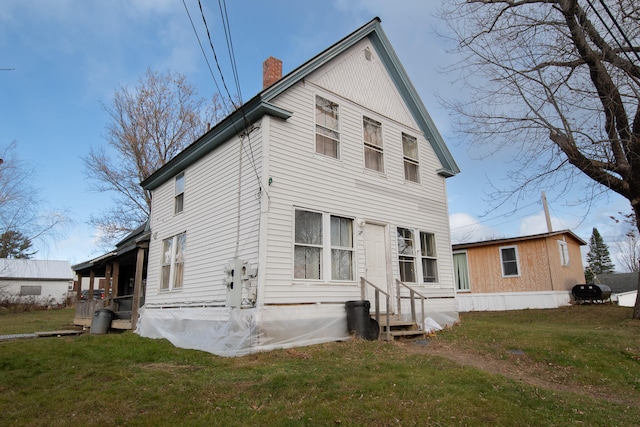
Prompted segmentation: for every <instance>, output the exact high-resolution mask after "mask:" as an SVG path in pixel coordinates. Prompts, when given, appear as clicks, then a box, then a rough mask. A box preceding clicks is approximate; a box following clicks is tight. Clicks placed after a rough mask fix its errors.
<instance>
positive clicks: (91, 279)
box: [87, 268, 96, 301]
mask: <svg viewBox="0 0 640 427" xmlns="http://www.w3.org/2000/svg"><path fill="white" fill-rule="evenodd" d="M95 279H96V274H95V273H94V272H93V268H92V269H91V270H89V292H88V293H87V301H93V282H94V281H95Z"/></svg>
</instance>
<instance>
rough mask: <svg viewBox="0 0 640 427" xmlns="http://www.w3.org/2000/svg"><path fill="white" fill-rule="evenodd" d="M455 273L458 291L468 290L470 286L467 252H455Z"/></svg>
mask: <svg viewBox="0 0 640 427" xmlns="http://www.w3.org/2000/svg"><path fill="white" fill-rule="evenodd" d="M453 274H454V279H455V282H456V289H457V290H458V291H468V290H469V289H470V286H469V266H468V264H467V253H466V252H457V253H454V254H453Z"/></svg>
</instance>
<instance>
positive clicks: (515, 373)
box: [397, 337, 640, 408]
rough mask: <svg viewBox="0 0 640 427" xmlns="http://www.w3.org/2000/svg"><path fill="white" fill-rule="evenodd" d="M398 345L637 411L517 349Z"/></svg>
mask: <svg viewBox="0 0 640 427" xmlns="http://www.w3.org/2000/svg"><path fill="white" fill-rule="evenodd" d="M397 345H399V346H401V347H403V348H404V349H405V350H406V351H407V352H409V353H413V354H425V355H429V356H439V357H444V358H446V359H449V360H451V361H453V362H455V363H457V364H459V365H462V366H468V367H472V368H476V369H480V370H482V371H485V372H488V373H490V374H495V375H502V376H504V377H506V378H509V379H512V380H515V381H520V382H522V383H525V384H528V385H530V386H533V387H537V388H541V389H546V390H550V391H552V392H554V391H558V392H569V393H579V394H583V395H586V396H589V397H591V398H594V399H599V400H604V401H607V402H609V403H615V404H621V405H627V406H632V407H636V408H640V402H638V401H637V399H634V398H633V396H625V395H619V394H617V393H616V391H615V390H610V389H605V388H601V387H593V386H590V385H585V384H580V383H579V382H578V381H576V380H575V378H576V375H578V374H577V373H576V372H573V371H574V370H573V369H572V368H570V367H562V366H557V365H553V364H544V363H540V362H538V361H534V360H533V359H531V358H530V357H528V356H527V355H526V354H525V353H523V352H520V351H517V350H515V351H513V352H507V353H506V354H500V355H499V356H491V355H487V354H483V353H480V352H474V351H473V350H470V349H468V348H465V347H463V346H460V345H457V344H456V343H451V342H444V341H441V340H438V339H437V337H436V338H432V339H429V340H426V341H408V340H407V341H399V342H397Z"/></svg>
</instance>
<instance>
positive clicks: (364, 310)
mask: <svg viewBox="0 0 640 427" xmlns="http://www.w3.org/2000/svg"><path fill="white" fill-rule="evenodd" d="M345 308H346V309H347V330H348V331H349V333H350V334H355V335H356V336H357V337H359V338H364V339H369V337H370V335H371V332H370V331H371V328H370V320H369V319H371V317H370V316H369V308H371V303H369V301H366V300H358V301H347V302H346V303H345Z"/></svg>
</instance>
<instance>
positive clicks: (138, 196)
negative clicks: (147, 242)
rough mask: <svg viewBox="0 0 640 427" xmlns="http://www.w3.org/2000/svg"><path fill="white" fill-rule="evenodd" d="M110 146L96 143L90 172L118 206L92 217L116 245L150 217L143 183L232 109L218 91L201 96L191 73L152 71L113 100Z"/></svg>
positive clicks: (88, 158) (108, 242) (107, 243)
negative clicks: (189, 79)
mask: <svg viewBox="0 0 640 427" xmlns="http://www.w3.org/2000/svg"><path fill="white" fill-rule="evenodd" d="M103 108H104V110H105V111H106V112H107V114H108V115H109V119H110V121H109V123H108V125H107V129H106V140H107V146H108V149H106V148H104V147H99V148H92V149H91V151H90V153H89V155H88V156H86V158H85V159H84V160H85V163H86V165H87V175H88V177H89V178H90V179H91V180H92V181H93V182H94V184H95V187H94V189H95V190H96V191H101V192H111V193H112V194H113V202H114V203H113V206H111V207H110V208H107V209H105V210H103V211H101V213H100V214H96V215H94V216H92V218H91V220H90V222H91V224H92V225H94V226H95V227H97V228H98V229H99V230H100V231H101V233H102V234H101V235H102V243H103V244H104V245H105V246H110V245H112V244H113V243H114V241H116V240H117V239H119V238H121V237H123V236H124V235H125V234H127V233H128V232H130V231H131V230H134V229H135V228H137V227H138V226H139V225H141V224H142V223H144V221H145V220H146V219H147V217H148V216H149V213H150V211H151V197H150V194H149V193H148V192H145V191H144V190H143V189H142V187H140V182H141V181H143V180H144V179H145V178H147V177H148V176H149V175H151V174H152V173H153V172H155V171H156V170H157V169H159V168H160V167H162V166H163V165H164V164H166V163H167V162H168V161H169V160H171V159H172V158H173V157H174V156H175V155H176V154H178V153H179V152H180V151H182V150H183V149H184V148H185V147H186V146H187V145H188V144H190V143H191V142H193V141H195V140H196V139H197V138H198V137H200V136H201V135H202V134H204V133H205V132H206V131H207V130H208V127H209V126H210V125H212V124H215V123H217V122H218V121H220V120H221V119H222V118H223V117H224V116H225V115H226V114H227V112H228V111H229V109H228V108H226V107H225V105H224V103H223V100H222V99H221V98H220V97H219V96H218V95H217V94H216V95H214V96H213V97H212V99H211V102H206V101H205V99H203V98H200V97H199V96H198V95H197V92H196V90H195V88H194V87H193V86H192V85H191V84H189V83H188V82H187V80H186V78H185V76H183V75H181V74H175V73H172V72H166V73H164V74H160V73H157V72H154V71H152V70H147V72H146V74H145V75H144V77H143V78H141V79H140V80H139V81H138V83H137V85H136V86H135V87H134V88H133V89H129V88H128V87H126V86H120V87H119V88H118V90H117V91H116V92H115V94H114V96H113V100H112V103H111V104H110V105H103Z"/></svg>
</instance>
